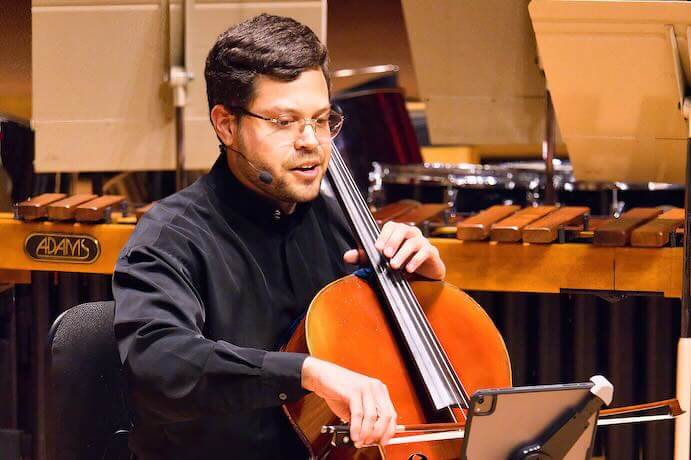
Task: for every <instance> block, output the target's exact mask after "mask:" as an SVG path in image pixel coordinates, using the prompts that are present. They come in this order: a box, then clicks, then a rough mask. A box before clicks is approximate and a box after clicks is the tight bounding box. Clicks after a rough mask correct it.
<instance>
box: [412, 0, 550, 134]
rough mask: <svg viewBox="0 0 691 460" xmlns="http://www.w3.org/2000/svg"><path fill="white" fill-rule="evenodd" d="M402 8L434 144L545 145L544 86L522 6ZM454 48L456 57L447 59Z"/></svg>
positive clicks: (440, 1)
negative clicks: (543, 141)
mask: <svg viewBox="0 0 691 460" xmlns="http://www.w3.org/2000/svg"><path fill="white" fill-rule="evenodd" d="M402 5H403V12H404V16H405V22H406V27H407V30H408V37H409V40H410V49H411V52H412V55H413V64H414V67H415V73H416V75H417V80H418V90H419V92H420V98H421V99H423V100H425V101H427V119H428V124H429V131H430V138H431V140H432V143H433V144H536V143H539V142H540V141H541V140H542V137H543V125H544V121H543V120H544V94H545V80H544V77H543V76H542V74H541V73H540V69H539V68H538V66H537V65H535V60H536V58H537V50H536V46H535V38H534V34H533V31H532V30H531V27H530V18H529V16H528V11H527V8H526V3H525V2H516V1H514V0H463V1H458V0H436V1H434V2H433V7H431V5H432V2H423V1H419V0H403V1H402ZM450 44H452V45H450ZM449 46H451V47H452V48H453V52H452V53H451V54H449V53H447V52H443V51H442V50H445V49H447V48H449ZM451 56H453V57H451ZM507 69H510V71H507Z"/></svg>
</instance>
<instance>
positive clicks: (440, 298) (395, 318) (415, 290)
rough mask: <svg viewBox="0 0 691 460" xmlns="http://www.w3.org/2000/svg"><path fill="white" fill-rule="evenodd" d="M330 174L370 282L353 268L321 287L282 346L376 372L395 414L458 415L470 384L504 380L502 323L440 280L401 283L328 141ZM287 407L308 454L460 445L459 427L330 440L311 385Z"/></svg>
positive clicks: (446, 449) (418, 420) (448, 455)
mask: <svg viewBox="0 0 691 460" xmlns="http://www.w3.org/2000/svg"><path fill="white" fill-rule="evenodd" d="M328 174H329V178H330V180H331V183H332V185H333V187H334V189H335V192H336V195H337V198H338V200H339V202H340V204H341V206H342V208H343V210H344V212H345V214H346V216H347V218H348V219H349V220H350V223H351V224H352V227H353V229H354V232H355V235H356V237H357V239H358V240H359V242H360V244H361V247H362V249H363V250H364V251H365V253H366V254H367V256H368V257H369V260H370V263H371V266H372V269H373V275H372V277H371V278H372V283H371V284H370V283H369V282H367V281H364V280H362V279H361V278H359V277H357V276H354V275H351V276H347V277H345V278H342V279H339V280H337V281H335V282H333V283H331V284H329V285H328V286H326V287H325V288H324V289H322V291H321V292H320V293H319V294H318V295H317V296H316V297H315V298H314V300H313V301H312V303H311V305H310V307H309V309H308V312H307V315H306V317H305V320H304V321H303V323H302V324H301V325H300V326H299V327H298V329H297V330H296V332H295V333H294V335H293V337H292V338H291V340H290V341H289V342H288V344H287V346H286V348H285V350H286V351H293V352H308V353H310V354H311V355H312V356H314V357H316V358H319V359H323V360H326V361H330V362H332V363H335V364H338V365H340V366H343V367H345V368H348V369H351V370H353V371H355V372H359V373H361V374H364V375H367V376H370V377H373V378H377V379H379V380H381V381H382V382H384V383H385V384H386V385H387V387H388V390H389V394H390V396H391V400H392V402H393V404H394V407H395V409H396V411H397V413H398V423H400V424H404V425H416V426H418V430H421V431H424V427H425V426H430V427H433V426H434V425H432V424H434V423H444V422H447V423H461V424H462V423H463V422H464V421H465V417H466V410H467V408H468V405H469V401H470V400H469V396H470V395H472V393H473V392H474V391H475V390H477V389H479V388H497V387H509V386H511V365H510V362H509V357H508V353H507V351H506V347H505V345H504V341H503V339H502V337H501V335H500V334H499V331H498V330H497V329H496V327H495V326H494V323H492V320H491V319H490V318H489V316H488V315H487V314H486V313H485V311H484V310H483V309H482V308H481V307H480V306H479V305H478V304H477V303H476V302H475V301H474V300H472V299H471V298H470V297H469V296H468V295H466V294H465V293H463V292H462V291H461V290H459V289H457V288H455V287H454V286H451V285H449V284H446V283H444V282H441V281H415V282H412V283H408V282H407V281H406V279H405V278H404V276H403V273H401V272H400V271H398V270H393V269H392V268H391V267H390V266H389V263H388V259H386V258H385V257H383V256H382V255H381V254H380V253H379V251H378V250H377V249H376V248H375V246H374V243H375V241H376V240H377V237H378V235H379V227H378V226H377V224H376V222H375V220H374V219H373V217H372V215H371V213H370V212H369V209H368V207H367V205H366V203H365V201H364V200H363V198H362V196H361V195H360V193H359V192H358V190H357V187H356V186H355V183H354V181H353V179H352V177H351V175H350V172H349V171H348V168H347V167H346V165H345V163H344V161H343V158H342V157H341V155H340V153H339V152H338V149H337V148H336V147H335V146H334V145H332V157H331V163H330V165H329V170H328ZM285 409H286V412H287V414H288V416H289V418H290V419H291V421H292V422H293V424H294V426H295V427H296V430H297V432H298V434H299V435H300V437H301V439H302V440H303V441H304V442H305V445H306V446H307V447H308V449H309V451H310V454H311V455H312V456H313V457H314V458H330V459H331V458H336V459H340V458H358V459H359V458H387V459H409V458H413V459H414V458H417V459H430V460H432V459H454V458H458V457H459V456H460V453H461V442H462V440H461V439H458V438H459V437H458V436H451V437H452V438H456V439H448V440H438V439H435V440H421V438H420V436H419V434H417V435H411V434H408V433H404V434H401V435H399V436H398V437H397V438H394V440H396V443H393V442H392V443H391V444H390V445H388V446H385V447H382V446H372V447H364V448H362V449H355V448H354V447H347V446H346V447H335V446H333V445H331V444H330V440H331V437H330V436H329V435H328V434H323V433H322V432H321V428H322V426H324V425H330V424H335V423H339V420H338V418H337V417H336V416H335V415H334V414H333V413H332V412H331V410H330V409H329V408H328V406H327V405H326V403H325V402H324V401H323V400H322V399H321V398H319V397H318V396H316V395H313V394H310V395H308V396H306V397H305V398H303V399H302V400H300V401H298V402H297V403H293V404H289V405H286V406H285ZM430 431H433V430H430ZM418 433H419V431H418ZM407 436H415V437H414V438H410V441H411V442H406V441H408V440H406V439H402V438H405V437H407ZM434 437H435V438H439V437H440V436H438V433H437V435H436V436H434ZM392 441H393V440H392Z"/></svg>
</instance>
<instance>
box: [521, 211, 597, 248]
mask: <svg viewBox="0 0 691 460" xmlns="http://www.w3.org/2000/svg"><path fill="white" fill-rule="evenodd" d="M588 214H590V208H586V207H583V206H565V207H562V208H559V209H557V210H556V211H554V212H553V213H552V214H549V215H547V216H545V217H543V218H542V219H539V220H536V221H535V222H533V223H531V224H528V225H527V226H526V227H525V228H524V229H523V241H525V242H526V243H552V242H554V241H555V240H556V239H557V237H558V236H559V229H560V228H561V227H563V226H564V225H574V224H577V223H580V222H582V221H583V219H584V218H585V216H586V215H588Z"/></svg>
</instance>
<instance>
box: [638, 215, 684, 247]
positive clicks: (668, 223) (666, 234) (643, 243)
mask: <svg viewBox="0 0 691 460" xmlns="http://www.w3.org/2000/svg"><path fill="white" fill-rule="evenodd" d="M683 225H684V210H683V209H681V208H674V209H670V210H669V211H666V212H664V213H662V214H660V215H659V216H658V217H657V219H655V220H652V221H650V222H648V223H646V224H643V225H642V226H640V227H638V228H637V229H635V230H634V231H633V232H632V233H631V246H640V247H651V248H660V247H662V246H666V245H667V244H668V243H669V238H670V235H671V234H672V233H673V232H674V231H675V230H676V229H677V228H679V227H681V226H683Z"/></svg>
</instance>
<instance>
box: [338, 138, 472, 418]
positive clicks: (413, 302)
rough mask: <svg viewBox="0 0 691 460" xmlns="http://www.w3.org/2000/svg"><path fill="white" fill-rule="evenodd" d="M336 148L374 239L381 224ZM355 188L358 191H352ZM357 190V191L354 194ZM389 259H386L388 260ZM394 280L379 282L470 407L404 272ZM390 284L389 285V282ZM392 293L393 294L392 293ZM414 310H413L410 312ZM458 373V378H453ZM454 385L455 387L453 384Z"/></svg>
mask: <svg viewBox="0 0 691 460" xmlns="http://www.w3.org/2000/svg"><path fill="white" fill-rule="evenodd" d="M335 150H336V155H335V156H334V158H335V159H334V164H335V165H336V166H337V169H338V171H337V173H338V174H339V176H340V177H341V180H348V179H349V180H350V185H351V187H347V188H346V192H347V193H348V194H349V195H350V198H351V199H352V200H356V201H359V202H360V204H361V206H360V207H359V209H357V211H359V212H358V214H360V217H361V218H362V217H365V219H364V220H365V222H364V223H366V222H367V221H368V222H370V223H371V226H370V228H369V229H367V230H368V233H369V236H370V238H371V239H372V240H376V236H377V234H378V232H379V227H378V226H377V225H376V222H375V221H374V219H373V216H372V215H371V213H370V212H369V211H368V210H367V208H366V205H365V203H364V200H363V199H362V196H361V195H360V194H359V192H357V188H355V184H354V181H353V180H352V176H351V175H350V174H349V172H348V170H347V168H346V167H345V165H344V162H343V160H342V158H341V157H340V155H339V152H338V149H335ZM353 191H355V192H353ZM355 194H356V195H355ZM368 243H370V242H363V245H367V244H368ZM385 262H386V261H385ZM387 273H392V274H394V273H396V272H387ZM394 280H395V281H396V282H391V280H389V279H388V278H381V277H380V283H381V285H382V288H383V289H384V290H389V291H393V292H394V293H396V294H397V295H398V297H400V299H401V302H400V305H403V306H404V307H405V308H406V309H407V312H406V313H407V315H408V317H409V318H410V319H412V320H413V322H414V323H417V324H415V325H414V327H415V329H416V330H417V331H418V333H419V334H420V333H421V334H422V335H421V336H420V338H421V339H422V340H423V341H424V342H425V343H424V347H425V349H427V352H428V353H429V354H430V356H431V357H432V360H433V362H432V364H433V365H434V366H435V367H436V369H437V375H438V376H440V377H441V378H442V379H443V380H444V383H445V385H446V386H447V392H448V393H449V394H450V395H451V396H452V400H453V402H454V403H455V404H456V405H458V406H459V407H467V401H468V400H467V396H466V393H465V389H464V388H462V384H460V386H459V383H460V382H459V380H458V378H457V376H456V374H455V371H454V370H453V369H452V368H451V367H450V365H449V362H448V357H447V356H446V354H445V353H443V349H441V347H440V346H439V342H438V339H437V338H436V336H435V335H434V334H433V331H431V329H430V326H429V323H428V322H427V320H426V317H425V316H424V314H423V313H422V309H421V307H420V306H419V303H418V302H417V299H416V298H415V297H414V295H413V293H412V291H411V290H410V287H409V285H408V283H407V282H405V280H403V279H402V276H400V273H397V274H396V275H395V276H394ZM387 284H388V286H387ZM401 286H403V287H404V288H405V287H407V288H408V289H407V290H406V289H401ZM387 287H388V289H387ZM389 296H391V295H390V294H389ZM411 313H412V314H411ZM439 363H442V365H443V366H440V364H439ZM445 371H446V372H445ZM454 377H455V378H454ZM454 387H455V388H454ZM452 389H455V390H456V392H454V391H453V390H452ZM457 396H460V397H461V398H462V399H463V400H464V403H465V405H464V404H461V402H460V401H459V400H458V397H457Z"/></svg>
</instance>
